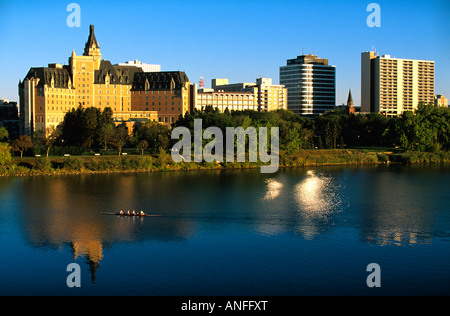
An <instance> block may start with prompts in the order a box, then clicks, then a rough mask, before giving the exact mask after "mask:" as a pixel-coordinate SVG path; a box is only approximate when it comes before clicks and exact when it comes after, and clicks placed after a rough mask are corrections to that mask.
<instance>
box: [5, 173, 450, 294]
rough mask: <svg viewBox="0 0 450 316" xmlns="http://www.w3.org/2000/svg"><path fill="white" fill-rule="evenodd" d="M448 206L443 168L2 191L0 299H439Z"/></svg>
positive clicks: (449, 226) (109, 179) (19, 182)
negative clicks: (74, 272)
mask: <svg viewBox="0 0 450 316" xmlns="http://www.w3.org/2000/svg"><path fill="white" fill-rule="evenodd" d="M449 193H450V168H449V167H442V166H435V167H403V166H390V167H388V166H382V167H360V168H356V167H321V168H310V169H308V168H305V169H304V168H290V169H281V170H279V171H278V173H276V174H261V173H260V172H259V169H255V170H229V171H217V170H213V171H199V172H183V173H179V172H170V173H154V174H114V175H86V176H46V177H29V178H1V179H0V253H1V258H2V259H1V269H0V295H151V296H203V295H208V296H217V295H219V296H240V295H244V296H245V295H250V296H301V295H449V294H450V199H449V197H450V194H449ZM121 209H122V210H136V211H140V210H144V211H146V212H148V213H153V214H160V215H163V217H147V218H126V217H117V216H106V215H102V212H117V211H119V210H121ZM71 263H77V264H78V265H79V266H80V268H81V271H80V278H81V287H79V288H76V287H75V288H71V287H68V285H67V282H66V281H67V279H68V276H69V275H70V274H71V270H69V271H68V270H67V266H68V265H69V264H71ZM371 263H376V264H378V266H379V270H378V271H377V275H376V276H375V277H376V278H377V280H378V281H379V282H380V283H379V285H381V287H369V286H368V283H367V280H368V278H371V272H372V271H375V270H367V267H368V265H369V264H371ZM373 280H375V279H373Z"/></svg>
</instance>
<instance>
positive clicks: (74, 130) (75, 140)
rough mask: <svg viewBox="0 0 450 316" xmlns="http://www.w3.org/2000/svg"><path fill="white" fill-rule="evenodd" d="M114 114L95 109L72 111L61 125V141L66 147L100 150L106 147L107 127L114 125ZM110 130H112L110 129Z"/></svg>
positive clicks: (108, 110)
mask: <svg viewBox="0 0 450 316" xmlns="http://www.w3.org/2000/svg"><path fill="white" fill-rule="evenodd" d="M112 115H113V112H112V110H111V109H110V108H105V109H104V110H103V112H102V111H101V110H100V109H98V108H95V107H89V108H82V107H79V108H78V109H72V110H71V111H69V112H67V113H66V115H65V116H64V121H63V123H62V124H61V141H62V142H63V143H64V145H66V146H78V147H84V148H93V147H94V148H99V147H103V146H105V138H106V136H105V133H106V134H107V130H108V128H107V127H106V126H108V125H109V126H112V125H114V120H113V117H112ZM109 130H110V128H109Z"/></svg>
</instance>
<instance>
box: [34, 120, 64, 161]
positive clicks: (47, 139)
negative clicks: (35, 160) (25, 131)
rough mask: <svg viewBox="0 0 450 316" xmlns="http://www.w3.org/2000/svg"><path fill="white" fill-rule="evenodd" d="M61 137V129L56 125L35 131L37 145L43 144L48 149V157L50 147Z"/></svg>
mask: <svg viewBox="0 0 450 316" xmlns="http://www.w3.org/2000/svg"><path fill="white" fill-rule="evenodd" d="M58 137H59V129H57V128H55V127H54V126H51V127H48V128H47V129H46V130H45V131H44V130H42V129H41V130H38V131H37V132H35V133H34V141H35V143H36V144H37V145H40V146H43V147H45V148H46V149H47V158H48V155H49V152H50V148H51V147H52V146H53V145H54V143H55V142H56V140H57V139H58Z"/></svg>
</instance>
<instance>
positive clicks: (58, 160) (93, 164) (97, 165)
mask: <svg viewBox="0 0 450 316" xmlns="http://www.w3.org/2000/svg"><path fill="white" fill-rule="evenodd" d="M447 163H450V153H448V152H441V153H424V152H403V153H393V152H383V151H381V152H376V151H370V149H369V150H364V151H363V150H342V149H335V150H301V151H299V152H297V153H295V154H292V155H288V154H286V153H283V152H282V153H280V168H287V167H314V166H328V165H329V166H331V165H377V164H402V165H411V164H447ZM261 165H263V163H260V162H259V163H249V162H243V163H240V162H233V163H228V162H222V163H219V162H216V163H207V162H201V163H195V162H191V163H187V162H181V163H175V162H173V161H172V158H171V156H170V155H169V154H167V153H163V154H159V155H144V156H121V157H118V156H95V157H86V156H72V157H50V158H23V159H20V158H15V159H13V160H12V162H11V163H10V164H8V165H4V166H0V176H39V175H66V174H67V175H68V174H73V175H76V174H109V173H136V172H140V173H142V172H167V171H190V170H213V169H249V168H259V167H261Z"/></svg>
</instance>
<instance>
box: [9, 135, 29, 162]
mask: <svg viewBox="0 0 450 316" xmlns="http://www.w3.org/2000/svg"><path fill="white" fill-rule="evenodd" d="M11 147H12V150H13V151H18V152H20V158H22V157H23V153H24V152H25V151H26V150H28V149H30V148H33V142H32V140H31V138H30V136H28V135H22V136H20V137H19V138H17V139H15V140H13V141H12V143H11Z"/></svg>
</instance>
